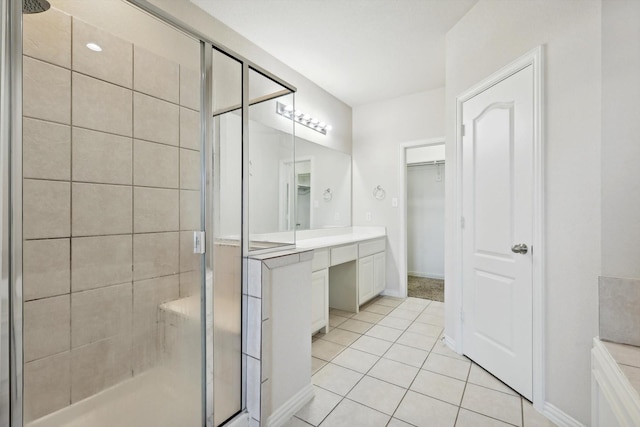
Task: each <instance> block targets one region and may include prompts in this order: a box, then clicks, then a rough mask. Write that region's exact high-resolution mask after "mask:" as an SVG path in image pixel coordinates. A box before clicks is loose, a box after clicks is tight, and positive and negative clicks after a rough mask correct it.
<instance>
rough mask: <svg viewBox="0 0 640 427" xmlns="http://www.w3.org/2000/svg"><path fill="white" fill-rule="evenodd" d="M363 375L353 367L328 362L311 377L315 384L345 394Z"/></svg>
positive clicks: (341, 394)
mask: <svg viewBox="0 0 640 427" xmlns="http://www.w3.org/2000/svg"><path fill="white" fill-rule="evenodd" d="M362 377H363V375H362V374H361V373H358V372H356V371H352V370H351V369H347V368H343V367H342V366H338V365H334V364H333V363H328V364H327V365H326V366H324V367H323V368H322V369H320V370H319V371H318V372H316V374H315V375H314V376H313V377H311V382H313V384H314V385H317V386H319V387H322V388H324V389H325V390H329V391H332V392H334V393H337V394H339V395H340V396H345V395H346V394H347V393H349V391H350V390H351V389H352V388H353V386H354V385H356V383H357V382H358V381H360V378H362Z"/></svg>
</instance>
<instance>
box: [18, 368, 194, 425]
mask: <svg viewBox="0 0 640 427" xmlns="http://www.w3.org/2000/svg"><path fill="white" fill-rule="evenodd" d="M171 377H174V378H171ZM194 388H195V389H198V390H197V391H198V392H197V393H194V392H193V389H194ZM199 392H200V390H199V388H198V387H193V386H191V387H185V386H183V385H181V384H180V380H178V379H177V378H175V375H174V374H172V373H171V371H169V370H167V369H163V368H161V367H158V368H154V369H151V370H149V371H147V372H145V373H143V374H141V375H138V376H136V377H134V378H132V379H130V380H128V381H125V382H122V383H120V384H118V385H116V386H114V387H111V388H109V389H107V390H104V391H102V392H100V393H98V394H96V395H94V396H92V397H90V398H88V399H85V400H83V401H81V402H78V403H76V404H74V405H71V406H68V407H66V408H64V409H61V410H60V411H58V412H54V413H52V414H50V415H47V416H46V417H43V418H40V419H38V420H35V421H33V422H31V423H30V424H27V427H88V426H91V427H114V426H118V427H144V426H149V427H175V426H181V427H191V426H194V427H197V426H200V425H201V424H202V421H201V410H200V402H201V395H200V393H199Z"/></svg>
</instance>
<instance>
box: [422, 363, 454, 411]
mask: <svg viewBox="0 0 640 427" xmlns="http://www.w3.org/2000/svg"><path fill="white" fill-rule="evenodd" d="M464 386H465V383H464V381H460V380H456V379H454V378H451V377H447V376H444V375H440V374H436V373H434V372H431V371H425V370H424V369H423V370H420V372H418V375H417V376H416V379H415V380H413V384H411V390H413V391H416V392H418V393H421V394H426V395H427V396H431V397H435V398H436V399H440V400H444V401H445V402H448V403H451V404H453V405H456V406H460V401H462V393H463V392H464Z"/></svg>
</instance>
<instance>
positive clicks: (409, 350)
mask: <svg viewBox="0 0 640 427" xmlns="http://www.w3.org/2000/svg"><path fill="white" fill-rule="evenodd" d="M428 354H429V353H428V352H426V351H424V350H420V349H417V348H413V347H409V346H406V345H402V344H394V345H392V346H391V348H389V350H387V352H386V353H385V354H384V356H383V357H384V358H385V359H391V360H395V361H396V362H402V363H406V364H407V365H411V366H415V367H416V368H420V367H421V366H422V364H423V363H424V361H425V360H426V358H427V355H428Z"/></svg>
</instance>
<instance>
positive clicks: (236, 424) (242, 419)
mask: <svg viewBox="0 0 640 427" xmlns="http://www.w3.org/2000/svg"><path fill="white" fill-rule="evenodd" d="M225 426H228V427H249V414H248V413H247V412H243V413H241V414H238V415H237V416H236V417H235V418H234V419H232V420H231V421H229V422H228V423H227V424H225Z"/></svg>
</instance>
